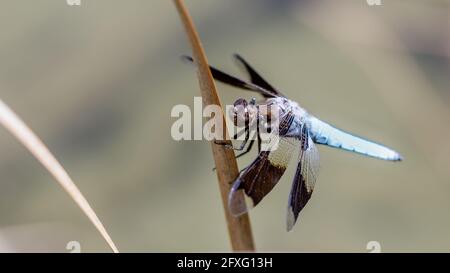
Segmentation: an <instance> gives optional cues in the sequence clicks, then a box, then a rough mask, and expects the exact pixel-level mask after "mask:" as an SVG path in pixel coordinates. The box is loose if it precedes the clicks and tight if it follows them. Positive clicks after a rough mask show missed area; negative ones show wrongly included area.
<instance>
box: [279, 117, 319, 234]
mask: <svg viewBox="0 0 450 273" xmlns="http://www.w3.org/2000/svg"><path fill="white" fill-rule="evenodd" d="M300 142H301V148H300V155H299V160H298V164H297V170H296V172H295V176H294V180H293V182H292V188H291V192H290V193H289V205H288V214H287V230H288V231H290V230H291V229H292V228H293V226H294V225H295V222H296V221H297V218H298V215H299V213H300V211H301V210H302V209H303V208H304V207H305V206H306V203H307V202H308V201H309V199H310V198H311V195H312V192H313V190H314V185H315V183H316V177H317V174H318V171H319V153H318V151H317V148H316V146H315V145H314V142H313V141H312V139H311V137H310V136H309V132H308V130H307V128H306V126H303V128H302V135H301V138H300Z"/></svg>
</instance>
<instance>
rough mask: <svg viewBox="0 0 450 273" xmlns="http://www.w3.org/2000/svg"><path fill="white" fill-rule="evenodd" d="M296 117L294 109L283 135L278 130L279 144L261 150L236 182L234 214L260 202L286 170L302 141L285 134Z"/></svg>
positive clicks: (282, 125)
mask: <svg viewBox="0 0 450 273" xmlns="http://www.w3.org/2000/svg"><path fill="white" fill-rule="evenodd" d="M292 117H293V116H292V113H288V114H286V115H285V116H284V117H283V118H282V119H281V122H280V130H279V136H278V133H277V135H276V137H278V139H277V140H278V144H277V148H276V149H271V150H270V151H261V152H260V153H259V155H258V157H257V158H256V159H255V160H254V161H253V162H252V163H251V164H250V165H249V166H248V167H247V168H245V169H244V170H243V171H242V172H241V174H240V175H239V177H238V178H237V179H236V181H235V182H234V184H233V186H232V188H231V191H230V194H229V197H228V206H229V208H230V211H231V213H232V214H233V215H236V216H237V215H241V214H243V213H246V212H247V211H248V210H249V209H250V208H252V207H254V206H256V205H257V204H259V202H261V200H262V199H263V198H264V197H265V196H266V195H267V194H268V193H269V192H270V191H271V190H272V189H273V188H274V187H275V185H276V184H277V183H278V181H279V180H280V178H281V176H282V175H283V174H284V171H285V170H286V167H287V165H288V163H289V161H290V159H291V157H292V153H293V151H294V150H295V147H296V146H297V145H298V143H299V140H298V139H296V138H287V137H283V135H284V134H285V133H286V132H287V129H288V128H289V126H290V125H291V124H292V120H293V118H292ZM271 141H272V140H271ZM241 193H243V194H244V196H245V197H246V198H245V200H242V198H241Z"/></svg>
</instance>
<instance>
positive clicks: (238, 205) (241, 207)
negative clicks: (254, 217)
mask: <svg viewBox="0 0 450 273" xmlns="http://www.w3.org/2000/svg"><path fill="white" fill-rule="evenodd" d="M240 184H241V180H240V179H238V180H236V182H234V184H233V187H232V188H231V190H230V194H229V195H228V208H229V210H230V212H231V214H232V215H233V216H235V217H238V216H240V215H242V214H244V213H247V212H248V211H249V210H250V209H251V208H253V201H252V199H251V198H250V197H248V196H247V195H246V194H245V192H244V190H243V189H239V185H240Z"/></svg>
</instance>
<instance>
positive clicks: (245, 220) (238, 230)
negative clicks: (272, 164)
mask: <svg viewBox="0 0 450 273" xmlns="http://www.w3.org/2000/svg"><path fill="white" fill-rule="evenodd" d="M174 2H175V5H176V7H177V9H178V13H179V14H180V17H181V21H182V22H183V25H184V27H185V30H186V34H187V36H188V38H189V41H190V43H191V46H192V52H193V56H194V61H195V63H196V66H197V73H198V79H199V83H200V91H201V95H202V98H203V104H204V105H211V104H215V105H219V106H220V107H221V108H222V106H221V103H220V100H219V96H218V95H217V91H216V86H215V84H214V79H213V77H212V75H211V71H210V70H209V67H208V61H207V59H206V55H205V52H204V50H203V47H202V45H201V42H200V38H199V36H198V34H197V32H196V30H195V27H194V24H193V22H192V19H191V17H190V16H189V13H188V11H187V9H186V7H185V5H184V1H183V0H174ZM222 119H223V124H224V136H225V139H229V137H228V134H227V129H226V124H225V120H224V117H223V113H222ZM212 151H213V157H214V161H215V164H216V168H217V176H218V179H219V188H220V193H221V196H222V202H223V207H224V209H225V216H226V220H227V225H228V233H229V235H230V240H231V246H232V248H233V250H234V251H254V250H255V247H254V243H253V236H252V230H251V227H250V220H249V217H248V214H244V215H242V216H239V217H234V216H233V215H231V214H230V212H229V210H228V204H227V202H228V193H229V192H230V189H231V185H232V183H233V181H234V180H235V179H236V177H237V176H238V175H239V171H238V167H237V163H236V159H235V156H234V151H233V150H231V149H226V148H225V146H223V145H216V144H214V143H212ZM241 198H244V196H241Z"/></svg>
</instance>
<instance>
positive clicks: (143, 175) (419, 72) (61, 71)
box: [0, 0, 450, 252]
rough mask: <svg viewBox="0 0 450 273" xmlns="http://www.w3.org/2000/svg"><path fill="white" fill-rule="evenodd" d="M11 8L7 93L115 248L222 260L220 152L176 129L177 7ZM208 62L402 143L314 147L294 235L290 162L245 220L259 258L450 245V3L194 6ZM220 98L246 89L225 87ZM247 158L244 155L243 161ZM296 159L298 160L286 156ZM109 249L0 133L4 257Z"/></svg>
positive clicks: (4, 59)
mask: <svg viewBox="0 0 450 273" xmlns="http://www.w3.org/2000/svg"><path fill="white" fill-rule="evenodd" d="M81 2H82V3H81V6H80V7H71V6H68V5H67V4H66V1H65V0H58V1H56V0H41V1H38V2H37V1H36V2H35V1H33V3H31V2H30V1H25V0H20V1H17V0H14V1H13V0H9V1H2V8H1V9H0V25H1V31H0V60H1V62H0V96H1V99H2V100H3V101H5V102H6V103H8V104H9V105H10V106H11V108H13V109H14V110H15V111H16V112H17V113H18V114H19V115H20V116H21V117H22V118H23V119H24V120H25V121H26V122H27V123H28V124H29V125H30V127H32V128H33V129H34V130H35V132H36V133H37V134H38V135H39V136H40V137H41V138H42V139H43V140H44V142H46V143H47V145H48V146H49V148H50V149H51V150H52V152H53V153H54V154H55V155H56V156H57V157H58V159H59V160H60V161H61V162H62V164H63V165H64V167H65V168H66V169H67V170H68V172H69V173H70V174H71V176H72V178H73V179H74V180H75V182H76V184H77V185H78V186H79V188H80V189H81V191H82V192H83V193H84V195H85V196H86V197H87V199H88V200H89V202H90V203H91V205H92V206H93V208H94V210H95V211H96V212H97V213H98V215H99V217H100V219H101V220H102V221H103V222H104V224H105V226H106V227H107V229H108V231H109V232H110V234H111V236H112V238H113V239H114V240H115V242H116V244H117V245H118V247H119V248H120V250H121V251H126V252H144V251H145V252H148V251H149V252H156V251H165V252H170V251H229V249H230V247H229V242H228V236H227V230H226V225H225V221H224V217H223V208H222V203H221V200H220V195H219V190H218V185H217V179H216V174H215V173H214V172H213V171H212V170H211V169H212V167H213V161H212V155H211V151H210V145H209V144H208V143H207V142H205V141H184V142H176V141H174V140H172V138H171V136H170V128H171V125H172V123H173V122H174V121H175V119H174V118H171V117H170V111H171V109H172V107H173V106H174V105H176V104H187V105H189V106H192V105H193V97H194V96H198V95H199V90H198V82H197V79H196V75H195V71H194V69H193V68H192V67H191V66H189V65H186V64H184V63H183V62H181V61H180V55H182V54H189V53H190V48H189V45H188V43H187V39H186V37H185V34H184V32H183V27H182V25H181V23H180V20H179V18H178V15H177V13H176V10H175V8H174V6H173V3H172V2H171V1H167V0H155V1H142V0H133V1H118V0H96V1H89V0H82V1H81ZM186 2H187V5H188V8H189V9H190V12H191V14H192V16H193V18H194V20H195V23H196V25H197V27H198V30H199V33H200V36H201V38H202V40H203V45H204V47H205V49H206V52H207V54H208V59H209V61H210V63H212V64H214V65H215V66H217V67H219V68H221V69H223V70H225V71H228V72H230V73H232V74H235V75H241V74H240V73H241V71H239V70H238V69H237V68H236V66H235V65H234V63H233V62H232V59H231V55H232V54H233V53H235V52H238V53H240V54H242V55H243V56H245V57H246V58H247V59H248V61H249V62H250V63H252V64H253V66H254V67H255V68H257V70H259V71H260V72H261V74H262V75H263V76H264V77H265V78H266V79H267V80H268V81H270V82H271V83H272V84H273V85H274V86H276V87H277V88H279V89H280V90H282V91H283V92H284V93H285V94H286V95H287V96H289V97H290V98H291V99H293V100H296V101H298V102H299V103H300V104H301V105H302V106H303V107H305V108H306V109H308V110H309V111H310V112H312V113H313V114H315V115H316V116H318V117H319V118H322V119H323V120H326V121H328V122H330V123H332V124H334V125H336V126H337V127H340V128H343V129H345V130H347V131H351V132H354V133H355V134H359V135H363V136H365V137H367V138H369V139H373V140H375V141H377V142H381V143H383V144H385V145H388V146H391V147H394V148H395V149H396V150H398V151H400V152H401V153H402V155H403V156H404V158H405V160H404V161H403V162H401V163H390V162H382V161H378V160H374V159H371V158H364V157H362V156H359V155H354V154H350V153H347V152H342V151H338V150H335V149H330V148H327V147H320V148H319V149H320V154H321V173H320V176H319V179H318V181H317V184H316V188H315V192H314V194H313V197H312V199H311V200H310V202H309V204H308V205H307V207H306V208H305V209H304V211H303V212H302V213H301V216H300V220H299V222H298V223H297V225H296V227H295V228H294V230H293V231H292V232H289V233H288V232H286V231H285V214H286V206H287V197H288V191H289V189H290V184H291V179H292V177H293V175H294V167H295V166H291V167H290V168H289V169H288V170H287V171H286V174H285V176H284V177H283V178H282V180H281V181H280V183H279V184H278V186H277V187H276V188H275V189H274V190H273V191H272V193H271V194H270V195H269V196H268V197H267V198H266V199H265V200H264V202H262V203H261V204H260V206H258V207H257V208H255V209H254V210H253V211H252V212H251V214H250V216H251V221H252V226H253V231H254V237H255V241H256V246H257V248H258V250H260V251H312V252H329V251H336V252H349V251H351V252H367V251H368V250H367V249H366V244H367V243H368V242H369V241H378V242H379V243H380V244H381V248H382V249H381V250H382V251H385V252H398V251H407V252H416V251H421V252H431V251H445V252H447V251H450V213H449V211H450V165H449V161H450V144H449V139H450V109H449V106H450V93H449V86H450V77H449V75H450V62H449V60H450V31H449V29H450V3H449V1H445V0H431V1H421V0H403V1H402V0H382V5H381V6H369V5H368V4H367V2H366V1H365V0H352V1H350V0H346V1H333V0H320V1H317V0H314V1H313V0H310V1H293V0H292V1H287V0H284V1H280V0H252V1H250V0H248V1H238V0H233V1H203V0H191V1H186ZM218 88H219V92H220V95H221V97H222V100H223V103H232V102H233V101H234V100H235V99H236V98H237V97H246V98H250V97H252V96H253V95H254V94H253V93H246V92H243V91H240V90H235V89H233V88H230V87H228V86H225V85H222V84H218ZM254 156H255V153H252V154H251V155H249V156H247V157H245V158H243V159H240V160H239V161H238V162H239V165H240V167H243V166H245V165H246V164H247V163H249V162H250V161H251V160H252V158H253V157H254ZM293 165H295V164H293ZM74 240H75V241H79V242H80V243H81V248H82V249H81V250H82V251H84V252H97V251H109V249H108V248H107V246H106V244H105V243H104V241H103V240H102V238H101V237H100V235H99V234H98V233H97V231H96V230H95V229H94V227H93V226H92V225H91V223H90V222H89V221H88V220H87V218H86V217H85V216H84V214H82V212H81V211H80V210H79V209H78V207H77V206H76V205H75V204H74V202H73V201H72V200H71V199H70V198H69V197H68V195H67V194H66V193H65V192H64V191H63V190H62V189H61V188H60V187H59V185H57V183H56V182H55V181H54V180H53V178H52V177H51V176H50V175H49V174H48V173H47V171H46V170H45V169H44V168H42V167H41V165H40V164H39V163H38V162H37V161H36V160H35V159H34V158H33V157H32V156H31V155H30V154H29V152H28V151H27V150H25V149H24V148H23V147H22V146H21V145H20V144H18V142H17V141H16V140H15V139H14V138H13V137H12V136H11V135H10V134H9V133H8V132H7V131H6V130H4V129H0V251H55V252H67V250H66V244H67V242H69V241H74Z"/></svg>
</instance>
